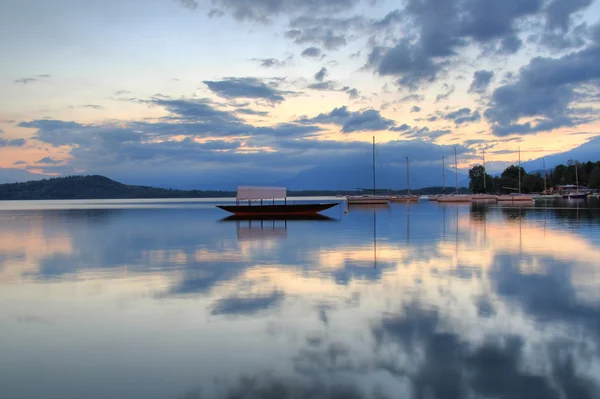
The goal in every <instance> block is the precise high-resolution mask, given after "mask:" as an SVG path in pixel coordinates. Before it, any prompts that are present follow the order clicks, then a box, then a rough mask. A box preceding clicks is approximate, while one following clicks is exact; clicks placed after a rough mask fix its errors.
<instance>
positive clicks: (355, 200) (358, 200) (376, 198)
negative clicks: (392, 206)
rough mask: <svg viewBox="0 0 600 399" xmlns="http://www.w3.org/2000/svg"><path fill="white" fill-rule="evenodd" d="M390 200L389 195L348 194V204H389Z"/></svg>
mask: <svg viewBox="0 0 600 399" xmlns="http://www.w3.org/2000/svg"><path fill="white" fill-rule="evenodd" d="M389 200H390V197H389V196H388V195H348V196H347V197H346V201H348V205H359V204H387V203H388V202H389Z"/></svg>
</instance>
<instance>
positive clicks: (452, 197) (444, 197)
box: [437, 146, 471, 202]
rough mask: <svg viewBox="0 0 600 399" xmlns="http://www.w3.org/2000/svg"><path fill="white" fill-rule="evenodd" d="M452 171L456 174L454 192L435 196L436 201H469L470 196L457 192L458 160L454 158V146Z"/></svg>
mask: <svg viewBox="0 0 600 399" xmlns="http://www.w3.org/2000/svg"><path fill="white" fill-rule="evenodd" d="M454 171H455V172H454V173H455V175H456V193H455V194H450V195H441V196H439V197H437V201H438V202H471V196H470V195H465V194H458V160H457V158H456V146H454Z"/></svg>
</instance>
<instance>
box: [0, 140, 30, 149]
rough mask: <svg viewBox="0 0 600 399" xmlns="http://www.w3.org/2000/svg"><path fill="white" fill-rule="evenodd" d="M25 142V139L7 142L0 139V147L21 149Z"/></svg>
mask: <svg viewBox="0 0 600 399" xmlns="http://www.w3.org/2000/svg"><path fill="white" fill-rule="evenodd" d="M25 142H26V141H25V139H13V140H7V139H3V138H0V147H23V146H24V145H25Z"/></svg>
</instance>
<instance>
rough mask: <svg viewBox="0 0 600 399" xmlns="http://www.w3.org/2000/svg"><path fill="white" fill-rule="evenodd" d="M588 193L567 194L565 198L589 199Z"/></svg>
mask: <svg viewBox="0 0 600 399" xmlns="http://www.w3.org/2000/svg"><path fill="white" fill-rule="evenodd" d="M587 196H588V195H587V194H565V195H563V199H587Z"/></svg>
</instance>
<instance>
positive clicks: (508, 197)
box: [496, 193, 533, 202]
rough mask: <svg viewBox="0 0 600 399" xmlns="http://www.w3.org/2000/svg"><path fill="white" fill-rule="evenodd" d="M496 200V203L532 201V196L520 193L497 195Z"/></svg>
mask: <svg viewBox="0 0 600 399" xmlns="http://www.w3.org/2000/svg"><path fill="white" fill-rule="evenodd" d="M496 198H497V199H498V201H512V202H514V201H533V195H531V194H520V193H514V194H505V195H498V196H496Z"/></svg>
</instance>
